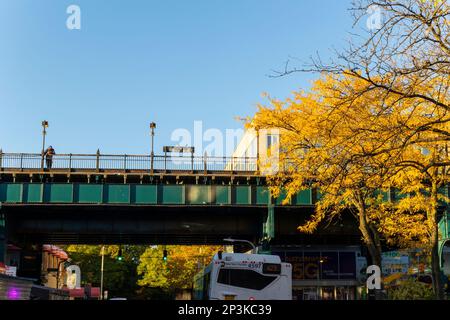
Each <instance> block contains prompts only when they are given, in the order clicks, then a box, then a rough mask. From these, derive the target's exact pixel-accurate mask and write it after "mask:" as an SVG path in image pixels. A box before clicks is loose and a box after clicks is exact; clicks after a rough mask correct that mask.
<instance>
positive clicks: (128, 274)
mask: <svg viewBox="0 0 450 320" xmlns="http://www.w3.org/2000/svg"><path fill="white" fill-rule="evenodd" d="M101 248H102V246H101V245H69V246H67V247H66V251H67V253H68V254H69V256H70V258H71V259H72V260H73V263H75V264H77V265H78V266H80V269H81V281H82V283H83V285H86V284H91V285H92V286H96V287H99V286H100V277H101V275H100V269H101ZM119 248H120V247H119V246H115V245H111V246H105V264H104V272H103V281H104V284H103V287H104V290H108V293H109V296H110V297H112V296H125V297H127V298H133V297H135V296H136V290H137V289H139V287H138V286H137V272H136V270H137V266H138V261H139V256H140V255H141V253H142V252H144V251H145V247H144V246H122V255H123V258H124V259H123V260H122V261H118V260H117V259H116V258H117V255H118V253H119Z"/></svg>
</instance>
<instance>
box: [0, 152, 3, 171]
mask: <svg viewBox="0 0 450 320" xmlns="http://www.w3.org/2000/svg"><path fill="white" fill-rule="evenodd" d="M2 169H3V149H0V171H1V170H2Z"/></svg>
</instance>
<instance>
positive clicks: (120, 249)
mask: <svg viewBox="0 0 450 320" xmlns="http://www.w3.org/2000/svg"><path fill="white" fill-rule="evenodd" d="M116 259H117V261H123V256H122V248H119V252H118V253H117V258H116Z"/></svg>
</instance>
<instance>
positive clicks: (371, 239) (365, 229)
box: [359, 204, 381, 269]
mask: <svg viewBox="0 0 450 320" xmlns="http://www.w3.org/2000/svg"><path fill="white" fill-rule="evenodd" d="M359 207H360V208H359V230H360V231H361V233H362V236H363V239H364V243H365V244H366V246H367V249H368V250H369V254H370V258H371V259H372V264H373V265H376V266H378V267H380V269H381V245H380V243H379V238H378V236H377V234H375V233H376V230H374V229H372V228H371V226H370V225H369V223H368V222H367V216H366V207H365V204H360V206H359Z"/></svg>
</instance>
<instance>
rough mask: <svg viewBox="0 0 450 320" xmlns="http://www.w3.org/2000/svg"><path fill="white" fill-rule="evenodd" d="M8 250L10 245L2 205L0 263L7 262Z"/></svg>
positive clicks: (0, 214)
mask: <svg viewBox="0 0 450 320" xmlns="http://www.w3.org/2000/svg"><path fill="white" fill-rule="evenodd" d="M7 248H8V243H7V240H6V218H5V215H4V213H2V207H1V203H0V263H5V261H6V249H7Z"/></svg>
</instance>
